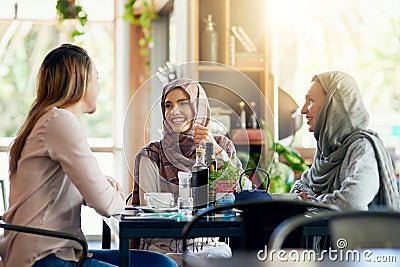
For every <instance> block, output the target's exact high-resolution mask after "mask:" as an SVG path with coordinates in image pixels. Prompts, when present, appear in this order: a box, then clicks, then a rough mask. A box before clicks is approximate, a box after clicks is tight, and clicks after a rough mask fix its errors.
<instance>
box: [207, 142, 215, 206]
mask: <svg viewBox="0 0 400 267" xmlns="http://www.w3.org/2000/svg"><path fill="white" fill-rule="evenodd" d="M206 164H207V166H208V178H209V181H208V205H213V203H214V202H215V182H216V181H212V182H211V181H210V178H211V176H212V174H213V172H215V171H216V170H217V160H216V159H215V153H214V143H213V142H207V143H206Z"/></svg>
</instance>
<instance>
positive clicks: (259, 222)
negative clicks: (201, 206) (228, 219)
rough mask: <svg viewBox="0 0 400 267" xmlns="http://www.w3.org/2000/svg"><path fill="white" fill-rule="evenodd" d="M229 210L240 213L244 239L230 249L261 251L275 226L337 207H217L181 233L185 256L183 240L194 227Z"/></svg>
mask: <svg viewBox="0 0 400 267" xmlns="http://www.w3.org/2000/svg"><path fill="white" fill-rule="evenodd" d="M231 209H235V210H237V211H238V212H239V213H240V216H241V218H242V225H243V231H242V233H243V236H241V237H240V238H238V239H237V240H235V241H236V242H234V244H233V249H236V250H260V249H263V248H264V247H265V245H267V244H268V241H269V238H270V236H271V234H272V232H273V231H274V229H275V227H277V226H278V225H279V224H280V223H281V222H282V221H284V220H285V219H287V218H289V217H291V216H294V215H297V214H304V213H307V212H316V211H319V210H338V208H337V207H336V206H330V205H324V204H320V203H315V202H309V201H290V200H263V201H243V202H237V203H234V204H231V205H226V206H222V207H217V208H214V209H210V210H208V211H206V212H204V213H202V214H200V215H198V216H197V217H195V218H194V219H193V220H192V221H191V222H188V223H187V224H186V225H185V227H184V229H183V231H182V239H183V241H182V242H183V249H184V250H183V251H184V253H185V250H186V239H188V237H189V236H190V232H191V231H192V229H193V228H195V227H196V224H197V222H198V221H200V220H202V219H205V218H207V216H210V215H212V214H216V213H221V212H224V211H226V210H231ZM231 241H232V239H231ZM290 242H296V243H300V242H302V237H301V236H299V235H297V236H296V238H293V239H291V240H290ZM231 245H232V242H231Z"/></svg>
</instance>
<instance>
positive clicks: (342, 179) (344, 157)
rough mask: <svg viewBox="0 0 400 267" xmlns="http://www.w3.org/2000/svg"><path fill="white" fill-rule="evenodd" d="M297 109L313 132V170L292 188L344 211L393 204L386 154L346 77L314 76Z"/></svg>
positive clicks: (337, 74)
mask: <svg viewBox="0 0 400 267" xmlns="http://www.w3.org/2000/svg"><path fill="white" fill-rule="evenodd" d="M301 113H302V114H304V115H305V116H306V119H307V124H308V125H309V131H310V132H314V137H315V139H316V140H317V149H316V153H315V156H314V162H313V164H312V166H311V168H310V169H309V170H307V171H305V172H304V173H303V175H302V177H301V179H300V180H298V181H296V183H295V184H294V186H293V188H292V190H291V192H293V193H298V194H299V195H300V196H301V197H302V198H303V199H312V200H315V201H319V202H323V203H329V204H335V205H337V206H339V207H340V208H341V209H343V210H368V209H371V208H373V207H374V206H375V207H376V206H387V207H389V208H391V207H393V206H394V205H397V201H398V196H399V193H398V189H397V185H396V180H395V175H394V171H393V165H392V162H391V159H390V156H389V153H388V152H387V150H386V149H385V147H384V144H383V142H382V140H381V139H380V138H379V137H378V135H377V134H376V133H375V132H373V131H371V130H369V129H367V127H368V122H369V115H368V112H367V110H366V108H365V106H364V103H363V101H362V97H361V93H360V90H359V88H358V86H357V83H356V81H355V80H354V79H353V78H352V77H351V76H350V75H348V74H346V73H344V72H339V71H332V72H325V73H321V74H318V75H316V76H314V77H313V79H312V82H311V86H310V88H309V90H308V92H307V93H306V96H305V104H304V106H303V107H302V110H301Z"/></svg>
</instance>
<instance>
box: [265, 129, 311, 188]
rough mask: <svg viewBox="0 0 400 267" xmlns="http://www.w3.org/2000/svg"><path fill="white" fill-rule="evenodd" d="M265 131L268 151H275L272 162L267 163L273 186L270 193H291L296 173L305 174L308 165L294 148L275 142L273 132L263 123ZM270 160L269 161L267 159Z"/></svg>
mask: <svg viewBox="0 0 400 267" xmlns="http://www.w3.org/2000/svg"><path fill="white" fill-rule="evenodd" d="M261 124H262V125H263V129H264V134H265V138H266V143H267V144H268V150H270V151H274V154H275V155H274V157H273V158H272V162H267V163H266V165H267V166H271V169H270V175H271V184H270V188H269V191H270V192H271V193H286V192H289V190H290V188H291V187H292V184H293V182H294V173H295V172H297V173H303V172H304V171H305V170H307V169H308V166H307V164H306V163H305V161H304V158H303V157H302V156H301V154H300V153H299V152H298V151H296V150H295V149H294V148H292V147H289V146H285V145H283V144H281V143H279V142H275V141H274V139H273V136H272V133H271V130H270V129H269V128H268V127H266V126H265V123H263V122H261ZM267 160H269V159H267Z"/></svg>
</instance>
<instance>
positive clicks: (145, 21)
mask: <svg viewBox="0 0 400 267" xmlns="http://www.w3.org/2000/svg"><path fill="white" fill-rule="evenodd" d="M136 1H137V0H128V1H126V3H125V5H124V10H125V11H124V15H123V16H122V18H123V19H124V20H126V21H129V22H130V23H132V24H135V25H141V26H142V32H143V35H144V37H142V38H140V39H139V45H140V46H141V49H140V51H139V53H140V55H141V56H145V55H147V54H148V46H151V44H152V43H153V36H152V33H153V30H152V28H151V23H152V21H153V20H155V19H156V18H158V15H157V13H156V12H155V5H154V2H153V1H152V0H150V2H149V1H148V0H142V1H141V3H142V8H143V10H142V11H141V12H140V15H139V16H135V15H134V14H135V12H134V5H135V3H136Z"/></svg>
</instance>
